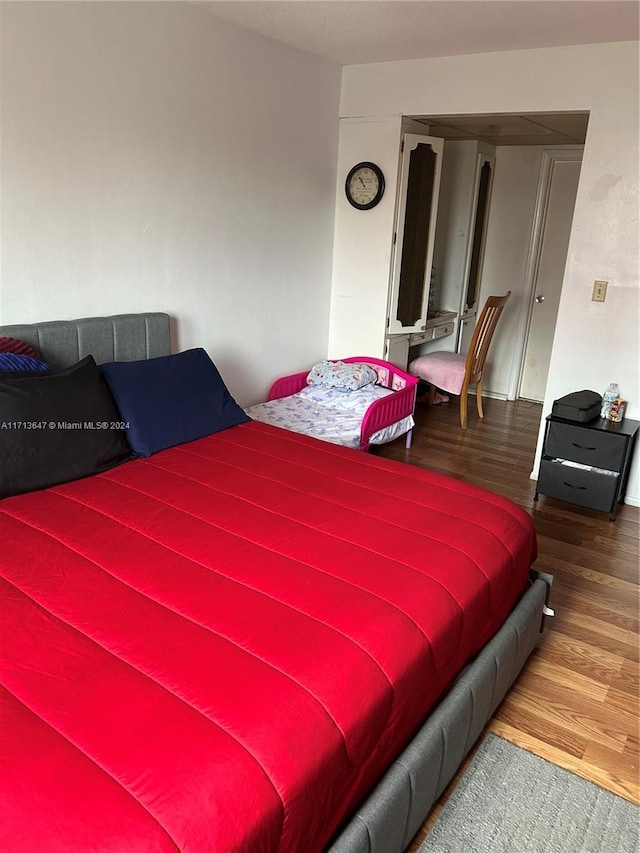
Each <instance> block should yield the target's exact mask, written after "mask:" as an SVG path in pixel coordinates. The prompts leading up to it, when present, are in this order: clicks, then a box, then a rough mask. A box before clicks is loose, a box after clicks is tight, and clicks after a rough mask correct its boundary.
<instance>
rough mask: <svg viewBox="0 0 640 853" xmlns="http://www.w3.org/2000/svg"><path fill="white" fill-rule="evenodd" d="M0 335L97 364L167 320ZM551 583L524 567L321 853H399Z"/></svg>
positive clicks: (459, 756) (150, 347)
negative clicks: (488, 628) (487, 633)
mask: <svg viewBox="0 0 640 853" xmlns="http://www.w3.org/2000/svg"><path fill="white" fill-rule="evenodd" d="M3 335H6V336H9V337H14V338H19V339H20V340H23V341H26V342H28V343H30V344H32V345H33V346H35V347H36V348H37V349H38V351H39V352H40V354H41V356H42V358H43V359H44V360H45V361H48V362H49V363H50V364H52V365H53V366H55V367H66V366H68V365H70V364H73V363H74V362H76V361H78V360H79V359H81V358H83V357H84V356H86V355H88V354H92V355H93V356H94V358H95V359H96V361H97V362H98V363H99V364H101V363H103V362H106V361H133V360H137V359H142V358H153V357H154V356H159V355H167V354H169V353H170V352H171V331H170V320H169V316H168V315H167V314H163V313H148V314H120V315H116V316H113V317H90V318H86V319H81V320H71V321H68V320H55V321H50V322H44V323H35V324H29V325H12V326H0V336H3ZM552 581H553V578H552V576H551V575H548V574H545V573H542V572H536V571H533V570H532V572H531V584H530V586H529V588H528V589H527V591H526V592H525V594H524V595H523V596H522V598H521V599H520V601H519V602H518V604H517V605H516V607H515V608H514V609H513V611H512V612H511V614H510V616H509V617H508V618H507V620H506V622H505V623H504V624H503V625H502V627H501V628H500V629H499V631H498V632H497V634H496V635H495V636H494V637H493V639H491V640H490V641H489V643H487V645H486V646H485V647H484V648H483V649H482V650H481V651H480V653H479V654H478V655H477V656H476V657H475V658H474V660H473V661H472V662H471V663H470V664H469V665H468V666H467V667H466V668H465V669H464V670H463V671H462V672H461V673H460V675H459V676H458V677H457V679H456V681H455V682H454V684H453V686H452V687H451V689H450V690H449V692H448V693H447V695H446V696H445V697H444V699H443V700H442V701H441V702H440V704H439V705H437V706H436V708H435V709H434V710H433V711H432V712H431V714H430V715H429V716H428V717H427V719H426V720H425V722H424V723H423V725H422V727H421V728H420V729H419V730H418V731H417V733H416V734H415V736H414V738H413V740H412V741H411V742H410V743H409V744H408V746H407V747H406V748H405V749H404V751H403V752H402V753H401V754H400V755H399V756H398V758H397V759H396V760H395V761H394V762H393V763H392V764H391V766H390V767H389V768H388V770H387V771H386V773H385V774H384V776H383V777H382V778H381V779H380V780H379V782H378V784H377V785H376V787H375V788H374V789H373V790H372V791H371V793H370V794H369V796H368V797H367V799H366V800H365V801H364V802H363V803H362V804H361V805H360V807H359V808H358V809H357V810H356V811H355V812H354V813H353V814H352V815H351V817H350V819H349V821H348V822H347V823H346V824H345V826H344V827H343V828H342V830H341V831H340V833H339V834H338V835H337V836H336V837H335V838H334V840H333V841H332V843H331V844H330V845H329V847H328V848H327V853H401V851H403V850H405V849H406V847H407V846H408V845H409V844H410V843H411V841H412V839H413V837H414V835H415V834H416V832H417V830H418V829H419V827H420V825H421V824H422V822H423V821H424V819H425V817H426V816H427V814H428V813H429V811H430V810H431V807H432V806H433V805H434V803H435V802H436V800H437V799H438V797H439V796H440V795H441V794H442V792H443V791H444V789H445V787H446V786H447V785H448V783H449V782H450V780H451V779H452V778H453V776H454V775H455V772H456V770H457V769H458V767H459V766H460V764H461V763H462V761H463V760H464V758H465V756H466V755H467V753H468V752H469V750H470V749H471V748H472V747H473V745H474V743H475V742H476V740H477V739H478V738H479V737H480V735H481V734H482V730H483V728H484V726H485V725H486V723H487V721H488V720H489V719H490V718H491V716H492V715H493V713H494V712H495V710H496V708H497V707H498V705H499V704H500V702H501V701H502V699H503V698H504V696H505V694H506V693H507V691H508V690H509V688H510V687H511V685H512V684H513V682H514V681H515V679H516V678H517V676H518V674H519V673H520V671H521V669H522V667H523V666H524V664H525V662H526V660H527V658H528V657H529V655H530V654H531V653H532V652H533V650H534V649H535V647H536V645H537V643H538V641H539V639H540V635H541V633H542V630H543V624H544V609H545V604H546V603H547V601H548V597H549V592H550V588H551V583H552ZM416 688H417V689H419V685H416Z"/></svg>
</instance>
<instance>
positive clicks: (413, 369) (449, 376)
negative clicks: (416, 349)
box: [409, 352, 467, 394]
mask: <svg viewBox="0 0 640 853" xmlns="http://www.w3.org/2000/svg"><path fill="white" fill-rule="evenodd" d="M466 361H467V357H466V356H464V355H458V353H456V352H430V353H428V354H427V355H421V356H419V357H418V358H415V359H414V360H413V361H412V362H411V364H410V365H409V373H411V374H412V375H413V376H418V377H419V378H420V379H423V380H424V381H425V382H429V383H430V384H431V385H435V386H436V388H441V389H442V390H443V391H448V392H449V393H450V394H459V393H460V391H461V390H462V383H463V382H464V368H465V364H466Z"/></svg>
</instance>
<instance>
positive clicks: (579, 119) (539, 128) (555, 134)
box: [412, 113, 589, 145]
mask: <svg viewBox="0 0 640 853" xmlns="http://www.w3.org/2000/svg"><path fill="white" fill-rule="evenodd" d="M412 118H414V119H415V118H417V120H418V121H422V122H424V124H426V125H428V127H429V133H430V135H431V136H439V137H441V138H442V139H479V140H480V141H481V142H488V143H489V144H490V145H583V144H584V141H585V137H586V135H587V124H588V123H589V113H534V114H521V115H477V116H469V115H465V116H419V117H416V116H412Z"/></svg>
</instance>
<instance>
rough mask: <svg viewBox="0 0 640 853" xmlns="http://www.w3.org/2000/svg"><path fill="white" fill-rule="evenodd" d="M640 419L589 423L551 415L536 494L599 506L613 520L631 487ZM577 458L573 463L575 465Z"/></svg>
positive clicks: (597, 419) (545, 436)
mask: <svg viewBox="0 0 640 853" xmlns="http://www.w3.org/2000/svg"><path fill="white" fill-rule="evenodd" d="M639 428H640V421H632V420H629V419H628V418H627V419H625V420H623V421H621V422H620V423H619V424H616V423H613V422H612V421H608V420H605V419H604V418H596V419H595V420H593V421H590V422H589V423H585V424H579V423H576V422H575V421H566V420H563V419H562V418H556V417H555V416H554V415H549V416H548V417H547V427H546V430H545V435H544V444H543V447H542V460H541V462H540V471H539V473H538V483H537V486H536V493H535V495H534V500H536V501H537V500H538V495H539V494H541V495H548V496H549V497H552V498H559V499H560V500H562V501H568V502H569V503H572V504H578V506H586V507H590V508H591V509H599V510H603V511H606V512H608V513H609V514H610V517H611V520H612V521H613V520H614V519H615V517H616V513H617V511H618V504H619V503H621V502H622V500H623V498H624V494H625V491H626V488H627V480H628V478H629V468H630V467H631V457H632V455H633V449H634V446H635V442H636V437H637V434H638V429H639ZM571 463H573V464H571Z"/></svg>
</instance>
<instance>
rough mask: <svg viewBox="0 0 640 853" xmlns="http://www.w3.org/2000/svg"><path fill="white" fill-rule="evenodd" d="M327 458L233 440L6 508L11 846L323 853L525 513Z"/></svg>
mask: <svg viewBox="0 0 640 853" xmlns="http://www.w3.org/2000/svg"><path fill="white" fill-rule="evenodd" d="M318 445H319V443H318V442H314V441H313V440H311V439H307V438H305V437H302V436H298V435H295V434H293V433H288V432H285V431H283V430H278V429H276V428H274V427H269V426H267V425H263V424H257V423H249V424H242V425H239V426H236V427H233V428H232V429H230V430H225V431H223V432H221V433H217V434H216V435H213V436H209V437H207V438H203V439H200V440H198V441H196V442H191V443H189V444H186V445H182V446H180V447H176V448H172V449H169V450H165V451H163V452H161V453H159V454H157V455H155V456H153V457H151V458H149V459H144V460H142V459H139V460H134V461H131V462H127V463H125V464H124V465H121V466H119V467H117V468H115V469H112V470H111V471H109V472H107V473H105V474H102V475H98V476H94V477H90V478H85V479H82V480H78V481H76V482H73V483H68V484H65V485H61V486H57V487H55V488H52V489H49V490H44V491H39V492H34V493H31V494H28V495H22V496H17V497H13V498H7V499H5V500H4V501H2V502H0V530H1V532H2V540H1V541H2V550H1V556H0V570H1V574H2V588H3V618H2V621H1V624H2V631H3V640H2V645H3V649H4V658H5V663H4V668H3V690H2V721H3V726H4V727H6V728H5V733H6V734H7V735H8V733H9V732H10V737H9V736H7V737H5V738H3V743H4V746H5V749H6V750H7V751H8V754H7V755H5V759H6V764H5V766H4V768H3V780H4V782H3V784H4V787H5V791H6V797H7V798H8V799H6V800H5V802H4V805H3V809H2V813H3V818H2V822H3V824H4V828H3V834H2V836H1V837H0V840H1V842H2V843H1V846H2V849H5V850H12V851H22V850H33V851H35V850H47V851H54V850H71V849H76V850H78V851H94V850H111V851H114V853H116V851H117V853H124V851H136V853H137V852H138V851H142V850H144V851H149V852H150V851H154V850H158V851H161V850H162V851H165V850H166V851H169V850H174V851H175V850H183V851H203V850H212V851H219V852H220V853H222V851H232V850H234V851H249V850H265V851H266V850H279V851H301V850H305V851H309V853H310V851H313V850H321V849H322V847H323V845H325V844H326V843H327V841H328V839H329V838H330V837H331V835H332V833H333V831H334V830H335V829H336V828H337V826H338V825H339V824H340V822H341V821H342V820H343V819H344V818H345V817H346V815H347V814H348V813H349V811H350V810H351V809H352V808H353V807H354V805H356V804H357V803H358V801H359V800H360V799H361V797H362V796H363V794H364V793H365V792H366V791H367V789H368V788H369V787H370V785H371V783H372V781H373V780H375V779H376V778H377V776H379V775H380V773H381V771H382V770H383V769H384V767H385V766H386V765H387V764H388V763H389V761H390V759H391V758H393V757H394V756H395V755H396V754H397V753H398V752H399V750H400V749H401V748H402V747H403V746H404V745H405V744H406V742H407V741H408V739H409V737H410V735H411V734H412V733H413V732H414V730H415V729H416V727H417V726H418V724H419V723H420V721H421V720H422V719H423V718H424V716H425V714H426V713H427V712H428V710H429V708H430V707H432V706H433V705H434V704H435V702H436V701H437V700H438V698H439V697H440V695H441V694H442V693H443V691H444V690H445V689H446V688H447V687H448V685H449V684H450V683H451V681H452V679H453V677H454V675H455V674H456V673H457V672H458V670H459V669H460V668H461V666H462V665H463V664H464V663H466V662H467V661H468V660H469V659H470V658H471V657H472V656H473V655H474V654H475V653H476V652H477V651H478V650H479V649H480V648H481V647H482V646H483V645H484V643H485V642H486V641H487V640H488V639H489V638H490V637H491V636H492V634H493V633H495V631H496V629H497V628H498V627H499V626H500V625H501V623H502V622H503V621H504V619H505V617H506V616H507V614H508V613H509V611H510V610H511V608H512V607H513V605H514V603H515V602H516V600H517V599H518V598H519V596H520V595H521V594H522V592H523V591H524V589H525V587H526V586H527V583H528V571H529V567H530V566H531V564H532V561H533V559H534V557H535V537H534V533H533V528H532V525H531V522H530V520H529V518H528V517H527V516H526V515H525V514H524V513H523V512H521V511H520V510H518V509H517V508H516V507H515V506H514V505H512V504H510V503H508V502H507V501H504V500H502V499H501V498H498V497H496V496H494V495H492V494H490V493H488V492H483V491H481V490H479V489H477V488H474V487H471V486H468V485H465V484H463V483H460V482H457V481H454V480H451V479H449V478H446V477H443V476H440V475H437V474H430V473H427V472H424V471H418V470H416V469H413V468H410V467H408V466H406V467H401V466H399V465H397V464H392V463H388V462H384V461H381V460H379V459H377V460H374V459H370V458H368V457H366V456H363V455H362V454H357V453H354V452H350V451H348V450H343V449H342V448H334V447H333V446H325V445H322V446H318ZM416 684H420V685H421V687H422V689H421V690H420V691H417V690H416ZM70 838H76V839H78V841H77V842H75V847H74V846H73V845H72V846H69V843H68V840H69V839H70Z"/></svg>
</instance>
